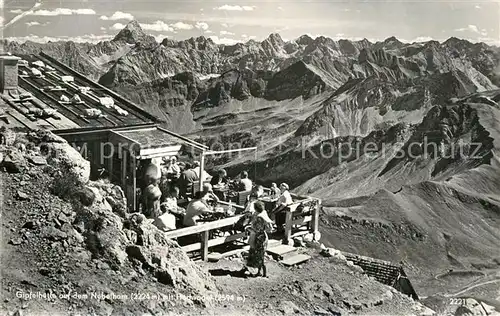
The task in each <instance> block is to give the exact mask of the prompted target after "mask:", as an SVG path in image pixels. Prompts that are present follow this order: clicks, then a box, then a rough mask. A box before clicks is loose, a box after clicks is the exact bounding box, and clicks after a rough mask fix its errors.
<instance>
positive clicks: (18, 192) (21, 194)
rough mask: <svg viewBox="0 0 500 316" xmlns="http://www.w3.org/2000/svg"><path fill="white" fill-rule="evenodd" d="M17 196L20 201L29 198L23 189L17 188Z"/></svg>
mask: <svg viewBox="0 0 500 316" xmlns="http://www.w3.org/2000/svg"><path fill="white" fill-rule="evenodd" d="M17 198H18V199H19V200H20V201H27V200H29V199H30V196H29V195H28V194H26V193H24V192H23V191H20V190H18V191H17Z"/></svg>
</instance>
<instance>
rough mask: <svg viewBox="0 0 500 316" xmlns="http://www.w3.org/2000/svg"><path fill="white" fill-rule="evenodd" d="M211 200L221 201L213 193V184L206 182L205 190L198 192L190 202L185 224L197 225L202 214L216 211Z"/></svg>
mask: <svg viewBox="0 0 500 316" xmlns="http://www.w3.org/2000/svg"><path fill="white" fill-rule="evenodd" d="M210 200H213V201H214V202H215V203H217V202H219V199H218V198H217V196H215V194H213V190H212V186H211V185H210V184H205V185H204V186H203V190H202V191H200V192H196V196H195V199H194V200H192V201H191V202H189V204H188V206H187V208H186V215H184V221H183V224H184V226H196V225H197V221H198V220H199V219H200V217H201V216H202V215H204V214H210V213H214V211H213V207H212V206H210V205H209V202H210Z"/></svg>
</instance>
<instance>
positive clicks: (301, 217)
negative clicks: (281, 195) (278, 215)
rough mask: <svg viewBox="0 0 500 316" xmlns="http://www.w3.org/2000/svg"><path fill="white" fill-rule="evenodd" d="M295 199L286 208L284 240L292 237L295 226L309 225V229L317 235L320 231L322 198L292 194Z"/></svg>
mask: <svg viewBox="0 0 500 316" xmlns="http://www.w3.org/2000/svg"><path fill="white" fill-rule="evenodd" d="M292 197H293V199H294V200H295V202H294V203H292V204H291V205H289V206H288V207H287V210H286V220H285V235H284V236H283V240H284V241H288V239H290V238H291V236H292V232H293V228H294V226H304V225H307V227H308V231H309V232H310V233H313V234H314V235H316V233H317V232H318V231H319V213H320V209H321V200H320V199H316V198H312V197H300V196H297V195H292Z"/></svg>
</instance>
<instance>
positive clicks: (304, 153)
mask: <svg viewBox="0 0 500 316" xmlns="http://www.w3.org/2000/svg"><path fill="white" fill-rule="evenodd" d="M4 47H5V50H6V51H10V52H12V53H15V54H34V53H38V52H39V51H44V52H45V53H47V54H49V55H51V56H53V57H54V58H56V59H58V60H60V61H62V62H64V63H66V64H68V65H69V66H71V67H73V68H75V69H76V70H78V71H80V72H82V73H84V74H86V75H88V76H89V77H91V78H93V79H95V80H97V81H99V82H100V83H102V84H103V85H105V86H107V87H109V88H111V89H113V90H115V91H117V92H119V93H121V94H123V95H124V96H125V97H127V98H129V99H130V100H132V101H134V102H135V103H137V104H138V105H139V106H141V107H143V108H144V109H146V110H147V111H149V112H151V113H153V114H155V115H156V116H157V117H158V118H159V120H160V121H161V124H163V125H164V126H165V127H167V128H168V129H170V130H173V131H175V132H178V133H182V134H185V135H187V136H190V137H193V138H195V139H197V140H200V141H203V142H205V143H207V144H208V145H213V144H215V143H218V144H223V145H225V146H229V145H230V144H235V143H237V144H240V145H242V146H258V148H259V150H258V152H257V153H256V154H255V155H254V154H250V155H243V156H239V157H232V158H231V159H228V157H222V158H217V159H213V160H211V161H210V163H211V164H213V165H215V164H218V165H223V166H224V167H226V168H227V169H228V171H229V172H230V174H236V173H238V172H239V171H241V170H244V169H247V170H251V172H250V173H251V175H252V176H253V177H255V178H256V179H260V180H262V181H263V183H264V184H269V183H270V182H280V181H285V182H287V183H289V184H290V185H291V186H292V187H293V188H294V189H295V191H296V192H298V193H301V194H309V195H314V196H318V197H321V198H322V199H323V206H324V207H323V211H324V214H323V215H322V225H323V231H324V232H325V237H324V239H323V240H324V242H325V243H327V244H330V245H332V246H335V247H339V248H341V249H343V250H348V251H353V252H357V253H361V254H367V255H372V256H375V257H381V258H382V259H389V260H393V261H405V262H406V263H407V264H408V265H410V266H411V267H412V268H411V269H409V271H410V274H412V276H416V277H417V280H418V281H417V286H418V287H421V288H423V291H424V293H425V294H426V295H433V294H436V293H437V292H438V290H437V288H438V287H437V286H435V282H434V281H435V280H434V278H433V276H434V275H436V274H438V273H439V272H442V271H447V270H448V269H462V270H467V269H483V270H484V269H490V270H491V269H496V270H497V271H498V270H499V269H500V251H499V249H500V231H499V230H498V227H500V105H499V103H498V102H499V101H500V89H499V87H500V68H499V66H498V65H499V61H500V48H498V47H493V46H488V45H486V44H484V43H471V42H468V41H466V40H463V39H458V38H454V37H453V38H450V39H448V40H446V41H444V42H442V43H440V42H437V41H428V42H421V43H403V42H401V41H399V40H398V39H396V38H395V37H390V38H387V39H386V40H384V41H380V42H376V43H372V42H370V41H368V40H360V41H350V40H338V41H336V40H333V39H330V38H327V37H323V36H320V37H317V38H314V39H313V38H311V37H310V36H307V35H303V36H301V37H299V38H297V39H295V40H292V41H284V40H283V39H282V38H281V36H280V35H279V34H271V35H270V36H269V37H268V38H266V39H265V40H263V41H261V42H257V41H254V40H250V41H248V42H246V43H238V44H235V45H230V46H227V45H217V44H215V43H214V42H213V41H212V40H211V39H210V38H205V37H197V38H190V39H187V40H181V41H174V40H171V39H165V40H163V42H161V43H157V42H156V41H155V38H154V37H152V36H150V35H147V34H146V33H145V32H144V31H143V30H142V29H141V27H140V25H139V23H138V22H136V21H132V22H130V23H129V24H128V25H127V26H126V27H125V28H124V29H123V30H121V31H120V32H119V33H118V34H117V35H116V36H115V38H114V39H112V40H110V41H104V42H100V43H98V44H80V43H74V42H52V43H46V44H38V43H32V42H26V43H15V42H9V41H6V42H5V43H4ZM367 144H371V148H370V149H367V146H366V145H367ZM415 144H417V146H414V145H415ZM429 147H430V148H431V149H432V148H435V150H434V151H430V154H429V155H423V153H425V152H426V150H427V149H428V148H429ZM325 148H326V154H325ZM346 151H347V152H346ZM450 218H452V220H451V219H450ZM367 223H369V224H367ZM468 223H473V225H475V226H474V227H470V226H467V225H468ZM365 224H366V225H365ZM360 236H371V238H360ZM478 262H479V263H480V264H479V263H478ZM488 271H489V270H488ZM433 280H434V281H433ZM430 284H432V285H433V286H434V287H431V285H430ZM441 286H442V284H441ZM489 293H490V294H491V293H495V291H493V292H489ZM483 294H484V293H483ZM491 295H496V294H491ZM498 295H500V294H498ZM498 295H497V296H498ZM495 297H496V296H495ZM498 299H499V300H500V297H499V298H498Z"/></svg>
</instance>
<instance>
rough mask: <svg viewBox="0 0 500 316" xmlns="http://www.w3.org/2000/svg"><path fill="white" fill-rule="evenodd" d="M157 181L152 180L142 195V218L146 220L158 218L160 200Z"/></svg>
mask: <svg viewBox="0 0 500 316" xmlns="http://www.w3.org/2000/svg"><path fill="white" fill-rule="evenodd" d="M158 183H159V181H158V179H155V180H153V182H152V183H151V184H149V185H148V186H147V187H146V188H145V189H144V193H143V199H144V210H143V213H144V216H146V217H147V218H156V217H158V216H160V213H161V212H160V198H161V190H160V188H159V187H158Z"/></svg>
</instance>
